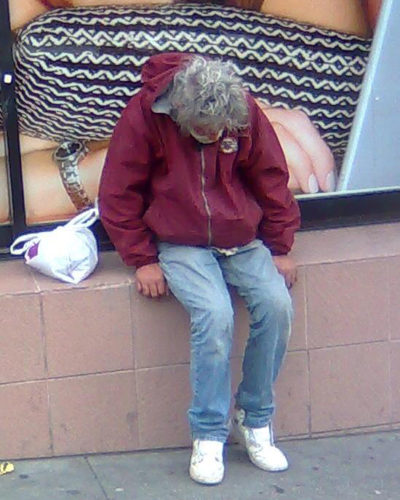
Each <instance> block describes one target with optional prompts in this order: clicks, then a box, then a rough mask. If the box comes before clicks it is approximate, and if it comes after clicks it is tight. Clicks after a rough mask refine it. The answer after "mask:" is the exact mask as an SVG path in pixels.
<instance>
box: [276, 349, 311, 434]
mask: <svg viewBox="0 0 400 500" xmlns="http://www.w3.org/2000/svg"><path fill="white" fill-rule="evenodd" d="M275 389H276V415H275V418H274V426H275V432H276V435H277V436H278V437H283V436H285V437H287V436H296V435H304V434H309V432H310V429H309V421H310V415H309V408H310V401H309V399H310V397H309V374H308V357H307V353H306V352H304V351H303V352H301V351H298V352H289V353H288V355H287V356H286V359H285V362H284V364H283V367H282V371H281V373H280V374H279V377H278V380H277V383H276V388H275Z"/></svg>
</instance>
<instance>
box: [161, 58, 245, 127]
mask: <svg viewBox="0 0 400 500" xmlns="http://www.w3.org/2000/svg"><path fill="white" fill-rule="evenodd" d="M169 101H170V105H171V108H172V113H171V115H172V117H173V119H174V120H175V121H176V123H177V124H178V125H179V126H180V129H181V131H182V133H184V134H189V132H190V129H191V128H193V127H202V128H206V129H209V130H213V131H218V130H222V129H227V130H228V131H230V132H235V131H239V130H241V129H244V128H246V127H247V126H248V121H249V110H248V105H247V99H246V91H245V89H244V88H243V84H242V81H241V79H240V78H239V76H237V74H236V70H235V67H234V66H233V64H231V63H229V62H223V61H220V60H209V59H205V58H204V57H201V56H194V57H193V58H192V59H191V61H190V62H189V64H188V65H187V66H186V67H185V68H183V69H182V70H181V71H179V72H178V73H176V75H175V77H174V80H173V84H172V89H171V92H170V95H169Z"/></svg>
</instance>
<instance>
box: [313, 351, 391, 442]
mask: <svg viewBox="0 0 400 500" xmlns="http://www.w3.org/2000/svg"><path fill="white" fill-rule="evenodd" d="M310 394H311V430H312V432H313V433H314V432H326V431H332V430H340V429H350V428H356V427H368V426H376V425H381V424H386V423H389V422H390V380H389V347H388V343H386V342H376V343H372V344H364V345H353V346H346V347H334V348H329V349H317V350H313V351H311V352H310Z"/></svg>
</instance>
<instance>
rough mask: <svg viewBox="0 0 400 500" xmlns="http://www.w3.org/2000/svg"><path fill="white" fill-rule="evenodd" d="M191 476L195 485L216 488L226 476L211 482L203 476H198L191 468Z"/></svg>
mask: <svg viewBox="0 0 400 500" xmlns="http://www.w3.org/2000/svg"><path fill="white" fill-rule="evenodd" d="M189 476H190V478H191V479H192V480H193V481H194V482H195V483H199V484H204V485H206V486H215V485H217V484H220V483H221V482H222V480H223V479H224V474H222V476H221V477H216V478H215V479H211V480H210V479H205V478H204V477H201V476H196V474H195V473H194V472H193V470H192V468H191V467H190V469H189Z"/></svg>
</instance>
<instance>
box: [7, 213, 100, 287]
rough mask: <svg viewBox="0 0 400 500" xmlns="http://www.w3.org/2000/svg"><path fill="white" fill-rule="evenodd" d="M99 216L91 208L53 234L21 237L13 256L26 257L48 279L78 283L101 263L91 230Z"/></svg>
mask: <svg viewBox="0 0 400 500" xmlns="http://www.w3.org/2000/svg"><path fill="white" fill-rule="evenodd" d="M98 217H99V212H98V209H97V208H90V209H89V210H85V211H84V212H82V213H80V214H79V215H77V216H76V217H74V218H73V219H71V220H70V221H69V222H68V223H67V224H65V225H64V226H58V227H56V228H55V229H53V230H52V231H43V232H41V233H32V234H25V235H22V236H19V237H18V238H17V239H16V240H15V241H14V242H13V244H12V245H11V247H10V253H11V254H12V255H22V254H24V258H25V263H26V264H28V266H31V267H33V268H35V269H37V270H38V271H40V272H41V273H43V274H46V275H47V276H51V277H52V278H57V279H59V280H61V281H66V282H67V283H74V284H77V283H79V282H80V281H82V280H84V279H85V278H87V277H88V276H89V274H90V273H91V272H92V271H93V270H94V268H95V267H96V265H97V262H98V252H97V243H96V239H95V237H94V235H93V233H92V231H91V230H90V229H89V226H91V225H92V224H93V223H94V222H95V221H96V220H97V219H98Z"/></svg>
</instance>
